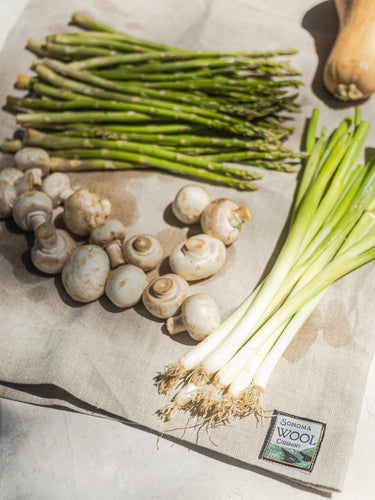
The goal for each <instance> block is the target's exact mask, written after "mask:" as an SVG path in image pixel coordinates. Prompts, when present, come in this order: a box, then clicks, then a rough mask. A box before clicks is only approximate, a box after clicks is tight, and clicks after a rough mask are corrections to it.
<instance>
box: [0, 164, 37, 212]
mask: <svg viewBox="0 0 375 500" xmlns="http://www.w3.org/2000/svg"><path fill="white" fill-rule="evenodd" d="M0 183H1V187H0V207H1V208H0V216H1V217H10V215H11V214H12V208H13V205H14V202H15V201H16V199H17V198H18V196H20V195H21V194H22V193H26V192H27V191H31V190H33V189H34V188H35V187H40V186H41V185H42V178H41V177H40V175H39V172H38V170H34V169H31V170H29V171H28V172H27V173H26V174H24V173H23V172H21V170H19V169H18V168H13V167H7V168H4V169H3V170H1V171H0Z"/></svg>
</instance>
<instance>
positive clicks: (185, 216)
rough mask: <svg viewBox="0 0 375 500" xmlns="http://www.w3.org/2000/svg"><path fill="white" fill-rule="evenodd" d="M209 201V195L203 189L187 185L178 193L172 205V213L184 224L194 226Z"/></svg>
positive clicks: (195, 185) (196, 185)
mask: <svg viewBox="0 0 375 500" xmlns="http://www.w3.org/2000/svg"><path fill="white" fill-rule="evenodd" d="M210 201H211V198H210V195H209V194H208V192H207V190H206V189H205V188H204V187H202V186H199V185H198V184H188V185H186V186H183V187H182V188H181V189H180V190H179V191H178V193H177V195H176V197H175V199H174V201H173V203H172V212H173V213H174V215H175V216H176V217H177V219H178V220H179V221H181V222H183V223H184V224H196V223H197V222H199V219H200V217H201V214H202V212H203V210H204V209H205V208H206V206H207V205H208V204H209V203H210Z"/></svg>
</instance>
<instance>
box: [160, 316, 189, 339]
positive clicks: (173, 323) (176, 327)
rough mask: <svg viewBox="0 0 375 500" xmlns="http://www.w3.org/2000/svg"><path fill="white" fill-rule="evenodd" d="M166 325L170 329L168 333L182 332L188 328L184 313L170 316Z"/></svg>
mask: <svg viewBox="0 0 375 500" xmlns="http://www.w3.org/2000/svg"><path fill="white" fill-rule="evenodd" d="M165 326H166V328H167V330H168V333H169V334H170V335H175V334H176V333H180V332H183V331H185V330H186V326H185V323H184V318H183V315H182V314H179V315H178V316H172V317H171V318H168V319H167V321H166V323H165Z"/></svg>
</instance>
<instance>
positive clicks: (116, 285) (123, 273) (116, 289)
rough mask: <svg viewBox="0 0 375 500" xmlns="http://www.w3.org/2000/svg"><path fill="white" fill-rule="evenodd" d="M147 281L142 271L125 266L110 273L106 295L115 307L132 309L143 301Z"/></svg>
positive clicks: (134, 267)
mask: <svg viewBox="0 0 375 500" xmlns="http://www.w3.org/2000/svg"><path fill="white" fill-rule="evenodd" d="M146 279H147V278H146V274H145V273H144V271H142V269H140V268H139V267H136V266H133V265H132V264H124V265H123V266H119V267H117V268H116V269H112V271H110V273H109V275H108V279H107V283H106V286H105V293H106V295H107V297H108V298H109V300H110V301H111V302H113V303H114V304H115V306H117V307H132V306H134V305H135V304H137V303H138V302H139V301H140V300H141V297H142V293H143V289H144V287H145V285H146Z"/></svg>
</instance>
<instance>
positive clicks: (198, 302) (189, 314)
mask: <svg viewBox="0 0 375 500" xmlns="http://www.w3.org/2000/svg"><path fill="white" fill-rule="evenodd" d="M181 314H182V317H183V321H184V325H185V327H186V330H187V332H188V333H189V335H190V337H192V338H193V339H194V340H203V339H204V338H206V337H208V335H210V333H212V332H213V331H214V330H215V329H216V328H217V327H218V326H219V325H220V312H219V308H218V306H217V304H216V302H215V301H214V299H213V298H212V297H211V296H210V295H207V294H205V293H195V294H194V295H190V297H187V299H185V300H184V302H183V303H182V306H181Z"/></svg>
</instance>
